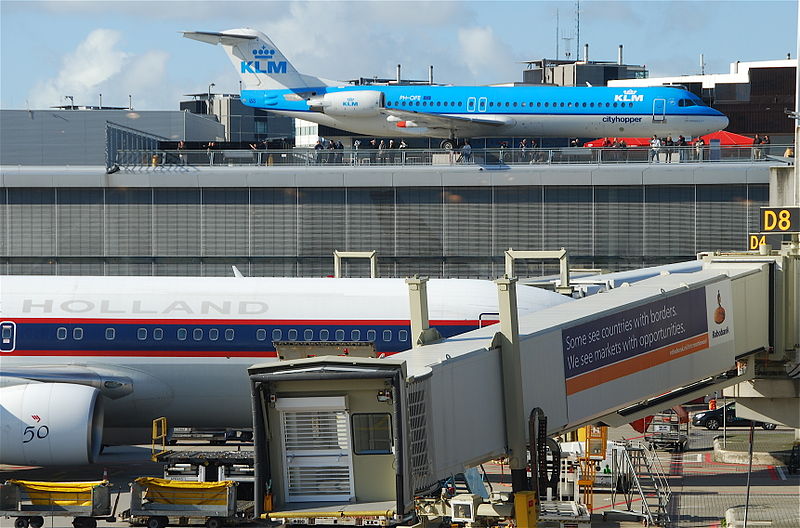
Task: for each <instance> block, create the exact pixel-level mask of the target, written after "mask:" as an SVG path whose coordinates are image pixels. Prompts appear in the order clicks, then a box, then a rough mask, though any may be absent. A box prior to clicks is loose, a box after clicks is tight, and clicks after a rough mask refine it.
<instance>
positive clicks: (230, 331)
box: [225, 328, 233, 341]
mask: <svg viewBox="0 0 800 528" xmlns="http://www.w3.org/2000/svg"><path fill="white" fill-rule="evenodd" d="M225 341H233V328H226V329H225Z"/></svg>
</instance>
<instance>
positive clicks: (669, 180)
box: [642, 163, 695, 185]
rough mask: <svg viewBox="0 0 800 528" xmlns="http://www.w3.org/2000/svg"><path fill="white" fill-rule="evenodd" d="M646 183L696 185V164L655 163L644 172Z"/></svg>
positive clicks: (644, 181)
mask: <svg viewBox="0 0 800 528" xmlns="http://www.w3.org/2000/svg"><path fill="white" fill-rule="evenodd" d="M642 183H643V184H644V185H694V183H695V177H694V165H689V164H686V165H682V166H681V165H679V164H677V163H676V164H666V163H654V164H652V165H649V166H648V167H647V168H646V169H644V171H643V173H642Z"/></svg>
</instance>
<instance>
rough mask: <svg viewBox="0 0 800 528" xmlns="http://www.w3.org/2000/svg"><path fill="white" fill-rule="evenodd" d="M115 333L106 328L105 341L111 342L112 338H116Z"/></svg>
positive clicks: (111, 329)
mask: <svg viewBox="0 0 800 528" xmlns="http://www.w3.org/2000/svg"><path fill="white" fill-rule="evenodd" d="M116 333H117V331H116V330H114V329H113V328H106V339H107V340H109V341H113V340H114V337H116Z"/></svg>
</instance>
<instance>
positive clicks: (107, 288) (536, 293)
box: [0, 276, 569, 465]
mask: <svg viewBox="0 0 800 528" xmlns="http://www.w3.org/2000/svg"><path fill="white" fill-rule="evenodd" d="M428 297H429V310H430V318H431V325H432V326H434V327H435V328H436V329H437V330H438V331H439V332H440V333H441V334H442V335H443V336H445V337H448V336H454V335H456V334H460V333H463V332H466V331H469V330H472V329H475V328H477V327H479V326H480V325H481V324H482V323H486V322H490V321H491V322H496V320H497V315H496V313H497V311H498V308H497V289H496V286H495V285H494V284H493V283H492V282H490V281H480V280H458V279H442V280H431V281H430V282H429V283H428ZM568 300H569V299H568V298H566V297H564V296H561V295H558V294H555V293H552V292H548V291H544V290H539V289H535V288H528V287H525V288H522V287H520V288H518V304H519V311H520V313H530V312H533V311H536V310H540V309H543V308H546V307H549V306H553V305H556V304H560V303H563V302H567V301H568ZM409 334H410V329H409V300H408V286H407V285H406V284H405V283H404V281H403V280H402V279H296V278H295V279H290V278H177V277H33V276H0V413H1V414H0V433H1V435H0V463H5V464H24V465H52V464H78V463H86V462H90V461H92V460H93V459H94V458H95V457H96V455H97V454H98V452H99V450H100V447H101V445H102V444H112V443H118V442H119V443H130V441H131V437H130V436H127V437H126V435H127V434H128V433H130V432H131V430H132V429H140V428H148V427H149V426H150V423H151V421H152V419H153V418H156V417H159V416H166V417H167V419H168V423H169V424H170V425H173V426H213V427H247V426H249V425H250V424H251V419H252V417H251V414H250V397H249V390H250V389H249V383H248V378H247V371H246V369H247V367H248V366H250V365H252V364H254V363H259V362H263V361H269V360H272V359H274V358H275V356H276V353H275V346H274V344H273V343H274V342H286V341H289V342H306V343H308V342H324V343H328V344H330V343H347V342H365V341H366V342H370V343H372V344H374V346H375V348H376V350H377V351H378V352H379V353H392V352H397V351H400V350H405V349H408V348H410V347H411V342H410V339H411V336H410V335H409Z"/></svg>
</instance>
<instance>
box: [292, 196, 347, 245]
mask: <svg viewBox="0 0 800 528" xmlns="http://www.w3.org/2000/svg"><path fill="white" fill-rule="evenodd" d="M297 217H298V235H299V236H298V239H299V241H298V248H297V254H298V255H306V256H310V257H318V256H325V257H327V256H329V255H333V251H334V250H337V249H341V248H344V247H345V192H344V189H341V188H333V189H331V188H329V189H309V188H305V189H302V190H300V192H299V195H298V215H297ZM331 258H332V257H331Z"/></svg>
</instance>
